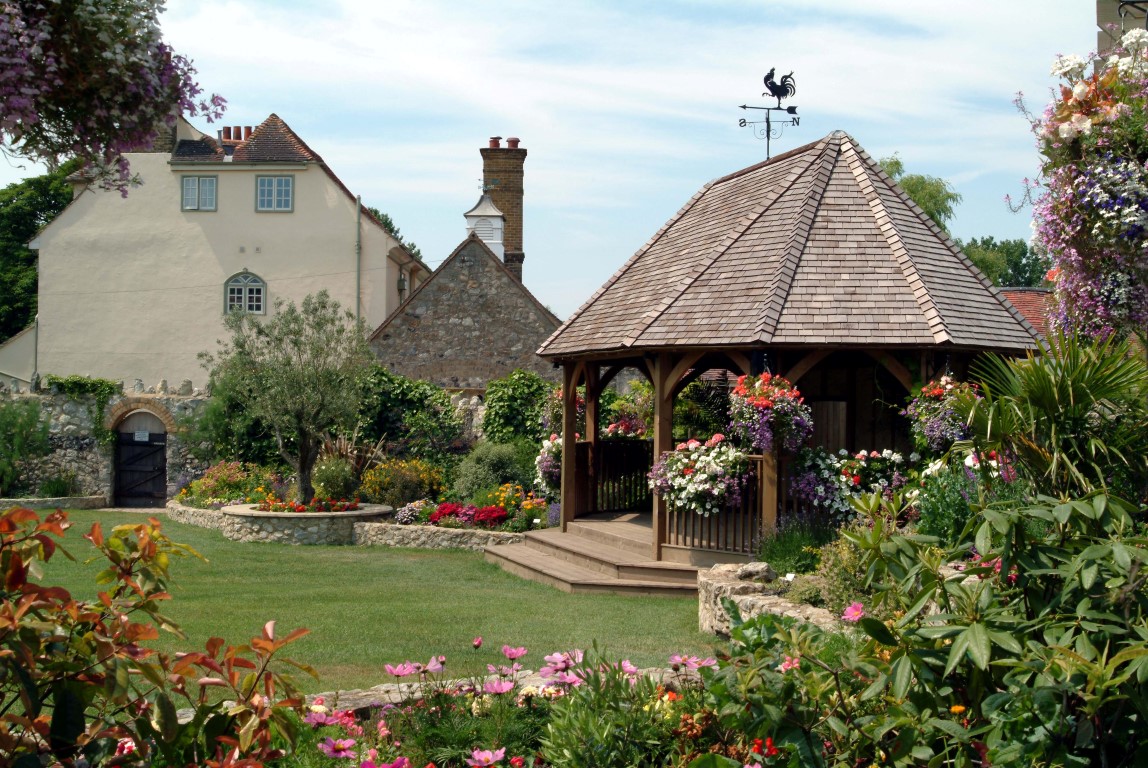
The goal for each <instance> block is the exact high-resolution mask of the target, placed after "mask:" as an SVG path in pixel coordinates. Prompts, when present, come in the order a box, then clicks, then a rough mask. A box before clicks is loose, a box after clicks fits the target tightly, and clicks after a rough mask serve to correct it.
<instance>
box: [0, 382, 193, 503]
mask: <svg viewBox="0 0 1148 768" xmlns="http://www.w3.org/2000/svg"><path fill="white" fill-rule="evenodd" d="M164 389H165V390H166V386H165V387H164ZM0 397H2V398H4V399H8V400H14V401H18V400H24V401H26V400H34V401H36V402H38V403H39V404H40V412H41V414H43V415H45V416H47V418H48V444H49V446H50V452H49V453H48V455H46V456H42V457H40V458H36V459H32V460H30V461H27V462H25V463H24V464H23V465H22V467H21V474H20V483H21V485H23V486H24V487H25V488H26V489H28V490H32V491H34V490H37V489H39V488H40V485H41V483H43V482H44V481H45V480H50V479H53V478H59V477H65V476H68V475H72V476H74V478H75V484H76V488H75V490H76V493H77V494H79V495H82V496H102V497H103V498H104V499H105V504H107V503H111V500H112V498H113V496H114V494H115V486H114V477H113V465H114V463H115V447H114V446H112V445H105V444H103V443H100V442H99V440H97V439H96V437H95V435H94V430H93V429H92V416H93V415H94V411H95V406H96V400H95V398H94V397H92V396H90V395H86V396H81V397H76V398H73V397H69V396H68V395H64V394H60V393H58V392H54V391H52V390H40V391H37V392H21V393H16V392H5V393H3V394H0ZM205 402H206V397H205V396H204V395H203V394H202V393H200V394H192V395H179V394H174V393H166V392H165V393H164V394H148V393H142V394H141V393H132V394H131V395H123V394H121V395H120V396H118V397H113V398H111V400H110V401H109V402H108V405H107V407H106V409H105V410H104V411H103V412H102V413H100V414H96V415H97V416H98V418H99V419H100V420H101V421H104V422H106V421H107V419H108V418H109V417H110V416H111V415H112V414H113V413H119V412H120V411H130V410H147V411H151V412H153V413H155V414H156V415H157V416H159V417H160V419H161V420H163V421H164V422H165V424H166V423H170V425H172V426H174V425H176V424H178V423H180V422H182V421H183V420H184V419H187V418H189V417H191V416H192V415H194V414H195V413H198V411H199V409H200V408H202V407H203V404H204V403H205ZM129 403H130V405H129ZM123 415H127V414H126V413H124V414H123ZM114 427H115V425H114V424H113V425H112V428H114ZM190 447H191V446H190V445H188V443H187V441H186V438H185V437H184V436H183V435H182V434H181V433H180V432H178V431H176V430H173V429H172V428H171V427H170V426H169V428H168V433H167V445H166V449H165V450H166V454H167V494H168V496H169V497H170V496H174V495H175V493H176V492H177V491H178V489H179V488H180V487H181V486H182V485H186V484H187V483H188V482H190V481H191V480H192V479H194V478H196V477H199V476H200V475H202V474H203V472H204V470H205V469H207V465H206V464H203V463H202V462H199V461H197V460H196V459H195V458H194V457H192V456H191V452H190Z"/></svg>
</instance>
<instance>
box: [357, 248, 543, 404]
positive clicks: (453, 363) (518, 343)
mask: <svg viewBox="0 0 1148 768" xmlns="http://www.w3.org/2000/svg"><path fill="white" fill-rule="evenodd" d="M558 325H559V324H558V322H557V321H556V320H555V318H553V317H551V316H550V315H549V314H548V313H547V312H545V311H544V310H543V309H542V308H541V307H539V306H538V305H537V304H536V303H535V302H534V301H533V300H532V299H531V297H530V296H529V295H528V294H527V293H526V292H525V290H524V289H523V288H522V286H521V285H520V284H519V283H518V282H517V281H515V280H514V278H513V277H511V276H510V275H509V274H507V272H506V270H505V269H503V268H502V267H501V266H500V265H499V264H498V262H497V260H496V259H495V258H494V257H493V256H491V255H490V253H489V252H487V251H486V250H485V249H484V248H483V247H482V246H481V245H479V244H478V243H471V244H469V245H467V246H466V247H465V248H463V250H462V251H460V252H459V253H458V254H457V255H456V256H455V257H454V258H452V259H451V260H449V261H447V262H446V263H445V264H444V265H443V266H442V268H441V269H440V270H439V271H438V272H436V273H435V274H434V275H433V276H432V277H431V278H430V280H429V281H428V282H427V283H426V284H425V285H424V286H423V287H422V289H421V290H420V291H419V293H418V295H417V296H415V297H414V299H413V300H412V301H411V302H410V303H409V304H408V305H407V306H406V307H405V309H404V311H403V314H402V315H400V316H398V317H395V318H392V320H391V322H390V324H389V325H388V326H387V327H385V328H384V329H383V332H382V333H380V334H379V335H378V336H377V337H376V338H374V339H372V340H371V348H372V349H373V350H374V352H375V355H376V356H377V357H378V358H379V362H381V363H382V364H383V365H385V366H386V367H387V368H389V369H390V370H392V371H394V372H395V373H398V374H401V375H403V376H406V377H408V378H412V379H424V380H427V381H431V382H433V383H435V384H438V385H439V386H442V387H448V388H453V389H485V388H486V384H487V382H489V381H491V380H492V379H498V378H502V377H503V376H506V375H507V374H508V373H510V372H511V371H513V370H514V369H516V368H523V369H526V370H531V371H534V372H535V373H538V374H539V375H540V376H542V377H543V378H545V379H547V380H549V381H555V382H556V381H558V379H559V374H560V372H559V371H557V370H555V369H554V367H553V366H552V365H551V364H550V363H548V362H546V361H544V360H543V359H542V358H540V357H538V355H536V354H534V350H536V349H538V347H539V346H540V345H541V344H542V342H543V341H544V340H545V339H546V337H547V336H549V335H550V334H551V333H553V332H554V331H555V330H556V329H557V328H558Z"/></svg>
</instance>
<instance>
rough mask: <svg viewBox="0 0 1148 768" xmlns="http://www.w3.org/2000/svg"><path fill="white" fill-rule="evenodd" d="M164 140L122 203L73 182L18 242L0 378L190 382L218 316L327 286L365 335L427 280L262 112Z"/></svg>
mask: <svg viewBox="0 0 1148 768" xmlns="http://www.w3.org/2000/svg"><path fill="white" fill-rule="evenodd" d="M162 144H166V146H162V145H160V146H157V148H156V151H152V152H139V153H132V154H130V155H128V159H129V160H130V162H131V169H132V172H133V173H135V174H138V176H139V178H140V180H141V181H142V182H143V183H142V185H140V186H138V187H134V188H132V189H131V190H130V193H129V194H128V196H127V197H126V198H125V197H122V196H121V195H120V194H118V193H116V192H113V191H105V190H98V189H94V188H86V187H84V186H83V185H82V184H79V183H78V184H77V190H78V191H77V194H76V197H75V199H74V200H73V201H72V202H71V204H70V205H69V206H68V207H67V208H66V209H65V210H64V211H63V212H61V213H60V215H59V216H58V217H56V219H55V220H53V221H52V222H51V223H50V224H48V225H47V226H46V227H45V228H44V229H43V230H42V231H41V232H40V233H39V235H38V236H37V237H36V238H35V240H33V241H32V243H31V247H32V248H33V249H35V250H37V251H38V252H39V271H40V274H39V312H38V315H37V321H36V324H35V326H33V328H32V329H31V331H30V333H31V334H32V335H33V336H34V343H30V341H31V340H29V339H28V338H26V336H27V335H28V332H25V333H24V334H21V337H19V342H20V343H19V349H7V346H8V345H5V346H4V347H0V361H2V362H4V363H5V367H6V368H7V369H8V370H5V371H0V375H3V376H5V377H7V378H15V379H17V380H20V381H21V382H22V383H24V384H27V380H26V379H30V378H32V377H33V376H36V375H38V376H43V375H45V374H56V375H70V374H82V375H86V376H97V377H101V378H108V379H113V380H121V381H124V382H125V384H126V385H127V388H128V389H129V390H130V389H131V387H132V384H133V382H134V381H135V380H136V379H139V380H142V381H143V382H144V385H145V386H147V387H152V386H155V385H156V384H157V383H158V382H160V381H161V380H162V381H167V382H170V383H171V385H172V387H175V386H177V385H178V384H179V383H180V382H183V381H186V380H190V381H193V382H194V383H195V385H196V386H197V387H199V386H202V385H203V384H204V383H205V382H206V377H207V374H206V371H204V370H203V368H202V367H201V366H200V363H199V361H198V360H197V355H198V354H199V353H200V352H203V351H214V350H215V349H216V341H217V339H220V338H221V337H223V335H224V331H223V323H222V320H223V316H224V314H225V313H226V312H228V311H233V310H235V309H242V310H245V311H249V312H255V313H267V312H271V311H273V308H274V302H275V300H276V299H285V300H291V301H294V302H295V303H296V304H298V303H299V302H300V301H301V300H302V299H303V297H304V296H306V295H307V294H310V293H315V292H317V291H319V290H322V289H326V290H327V291H328V292H329V293H330V294H331V296H332V297H333V298H334V299H336V300H337V301H338V302H339V303H340V304H341V305H342V306H343V307H344V308H346V309H348V310H350V311H351V312H354V313H356V314H357V315H358V316H359V317H361V319H362V320H363V323H364V325H365V326H366V327H367V328H374V327H376V326H377V325H379V324H380V323H381V322H382V321H383V320H384V319H385V318H386V317H387V316H388V315H389V314H390V313H391V312H392V311H393V310H394V309H395V308H396V307H397V306H398V305H399V303H400V301H401V299H402V297H403V295H404V294H405V293H406V292H409V291H410V290H412V289H413V288H415V287H417V286H418V285H419V284H420V283H421V282H422V281H423V280H425V279H426V277H427V275H428V274H429V273H430V270H429V269H428V268H427V267H426V265H425V264H423V263H422V262H421V261H420V260H418V259H416V258H414V257H413V256H412V255H411V254H410V253H409V252H408V251H407V250H406V249H405V248H404V247H403V246H402V245H400V244H399V242H398V241H397V240H395V238H394V237H392V236H391V235H390V234H389V233H388V232H387V231H386V230H385V229H384V228H383V226H382V225H381V224H380V223H379V222H378V221H377V220H376V219H375V218H374V217H373V216H372V215H371V214H370V213H369V212H368V211H367V210H366V209H365V208H363V207H362V206H361V204H360V202H359V201H358V199H357V198H356V197H355V196H354V195H353V194H351V192H350V191H349V190H348V189H347V188H346V186H344V185H343V183H342V182H341V181H340V180H339V179H338V177H336V176H335V174H334V173H333V172H332V171H331V169H330V168H329V167H328V166H327V165H326V164H325V163H324V162H323V159H322V158H321V157H320V156H319V155H318V154H316V153H315V152H314V151H313V150H312V149H311V148H310V147H308V146H307V145H306V144H305V143H304V142H303V141H302V139H300V138H299V137H298V136H297V135H296V134H295V133H294V132H293V131H292V130H291V129H290V128H289V127H288V126H287V124H286V123H284V122H283V121H282V120H281V119H280V118H279V117H278V116H276V115H271V116H270V117H268V118H267V120H265V121H264V122H263V123H262V124H261V125H259V126H258V127H255V128H254V129H253V128H251V127H246V128H240V127H235V128H225V129H223V130H222V131H220V132H219V136H218V139H217V138H215V137H211V136H208V135H207V134H205V133H202V132H201V131H198V130H196V129H195V128H194V127H192V126H191V125H190V124H189V123H187V122H186V121H184V120H183V119H182V118H181V119H180V120H179V122H178V124H177V125H176V127H175V129H174V131H173V135H172V136H171V140H170V141H167V142H163V143H162ZM29 355H31V358H32V359H31V360H25V359H24V358H25V357H28V356H29ZM10 372H11V374H13V375H10ZM4 383H6V384H7V383H8V382H7V381H5V382H4Z"/></svg>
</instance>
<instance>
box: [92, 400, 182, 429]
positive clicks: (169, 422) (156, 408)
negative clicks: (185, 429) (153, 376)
mask: <svg viewBox="0 0 1148 768" xmlns="http://www.w3.org/2000/svg"><path fill="white" fill-rule="evenodd" d="M136 411H146V412H148V413H150V414H152V415H153V416H155V417H156V418H157V419H159V420H160V421H162V422H163V426H164V429H165V430H167V431H168V432H169V433H170V432H178V431H179V425H178V424H177V423H176V421H175V417H174V416H172V415H171V411H169V410H168V409H167V408H166V407H165V406H164V405H163V404H162V403H158V402H156V401H155V400H152V399H150V398H146V397H125V398H124V399H122V400H120V401H119V402H118V403H116V404H115V405H113V406H112V407H111V410H109V411H108V415H107V417H106V418H105V419H104V426H105V427H106V428H108V429H115V428H116V427H118V426H119V424H120V422H121V421H123V420H124V419H126V418H127V417H128V416H129V415H131V414H132V413H135V412H136Z"/></svg>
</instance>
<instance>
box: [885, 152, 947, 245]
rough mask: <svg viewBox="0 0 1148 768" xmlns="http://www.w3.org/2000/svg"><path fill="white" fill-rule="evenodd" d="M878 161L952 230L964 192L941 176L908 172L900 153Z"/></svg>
mask: <svg viewBox="0 0 1148 768" xmlns="http://www.w3.org/2000/svg"><path fill="white" fill-rule="evenodd" d="M877 163H878V164H879V165H880V166H881V169H882V170H884V171H885V173H887V174H889V178H891V179H892V180H893V181H895V182H897V183H898V184H899V185H900V186H901V189H903V190H905V194H907V195H908V196H909V197H910V198H911V199H912V201H913V202H914V203H916V204H917V206H918V207H919V208H920V209H921V210H922V211H924V212H925V213H926V214H928V216H929V218H931V219H932V220H933V222H934V223H936V225H937V226H938V227H940V228H941V229H943V230H945V231H948V224H949V220H950V219H952V218H953V213H954V208H956V206H957V205H958V204H959V203H960V202H961V196H960V194H959V193H958V192H957V191H956V190H954V189H953V187H952V185H951V184H949V182H947V181H945V180H944V179H942V178H940V177H937V176H926V175H924V174H920V173H905V164H904V163H903V162H902V161H901V158H899V157H897V154H896V153H893V154H892V155H891V156H889V157H883V158H881V159H880V160H878V161H877Z"/></svg>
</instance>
